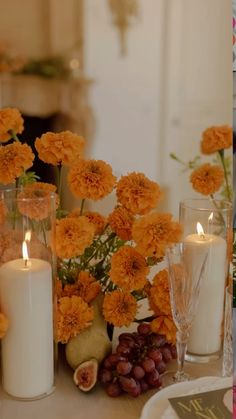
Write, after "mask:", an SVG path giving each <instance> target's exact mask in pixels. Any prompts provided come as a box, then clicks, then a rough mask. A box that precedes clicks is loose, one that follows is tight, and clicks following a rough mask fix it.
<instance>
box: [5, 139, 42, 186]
mask: <svg viewBox="0 0 236 419" xmlns="http://www.w3.org/2000/svg"><path fill="white" fill-rule="evenodd" d="M33 160H34V154H33V152H32V149H31V147H30V146H28V145H27V144H21V143H20V142H19V141H15V142H14V143H12V144H8V145H6V146H0V183H3V184H4V185H7V184H9V183H13V182H15V180H16V178H18V177H19V176H21V175H22V173H23V172H24V170H27V169H29V168H30V167H31V166H32V164H33Z"/></svg>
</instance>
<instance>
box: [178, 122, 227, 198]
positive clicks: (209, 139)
mask: <svg viewBox="0 0 236 419" xmlns="http://www.w3.org/2000/svg"><path fill="white" fill-rule="evenodd" d="M232 143H233V132H232V128H231V127H229V126H227V125H220V126H212V127H209V128H207V129H206V130H205V131H203V133H202V138H201V143H200V149H201V153H202V154H203V155H204V156H214V157H213V161H212V162H211V163H209V162H206V163H202V162H201V157H200V156H196V157H195V158H194V159H193V160H191V161H189V162H188V163H185V162H183V161H182V160H181V159H180V158H179V157H177V156H176V154H174V153H171V154H170V156H171V157H172V158H173V159H174V160H176V161H178V162H179V163H180V164H181V165H183V166H184V168H185V169H187V170H188V169H190V170H192V173H191V175H190V182H191V183H192V187H193V189H194V190H195V191H196V192H198V193H200V194H202V195H204V196H209V197H210V198H211V199H214V197H215V193H219V194H220V195H221V197H222V198H224V199H227V200H228V201H230V202H231V201H232V196H233V193H232V185H231V156H226V154H225V151H226V150H227V149H229V148H230V147H232Z"/></svg>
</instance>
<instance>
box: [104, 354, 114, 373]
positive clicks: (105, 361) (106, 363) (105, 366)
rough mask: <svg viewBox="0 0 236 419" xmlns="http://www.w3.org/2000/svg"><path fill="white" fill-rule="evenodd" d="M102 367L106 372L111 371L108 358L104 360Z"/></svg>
mask: <svg viewBox="0 0 236 419" xmlns="http://www.w3.org/2000/svg"><path fill="white" fill-rule="evenodd" d="M103 366H104V368H105V369H107V370H111V369H112V364H111V362H110V360H109V357H108V358H105V359H104V361H103Z"/></svg>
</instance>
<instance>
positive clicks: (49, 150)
mask: <svg viewBox="0 0 236 419" xmlns="http://www.w3.org/2000/svg"><path fill="white" fill-rule="evenodd" d="M84 143H85V141H84V139H83V138H82V137H80V136H79V135H77V134H74V133H72V132H70V131H62V132H57V133H55V132H46V133H45V134H43V135H42V136H41V137H40V138H36V140H35V148H36V150H37V152H38V154H39V158H40V160H42V161H44V162H45V163H48V164H52V165H53V166H58V165H64V166H70V165H71V164H73V163H74V161H75V160H77V159H79V158H81V157H82V156H83V150H84Z"/></svg>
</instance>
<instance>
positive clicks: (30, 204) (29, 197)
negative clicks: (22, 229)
mask: <svg viewBox="0 0 236 419" xmlns="http://www.w3.org/2000/svg"><path fill="white" fill-rule="evenodd" d="M52 186H53V185H52ZM50 189H51V188H48V190H47V188H42V187H40V185H39V188H37V187H34V184H33V185H29V187H26V188H24V190H23V191H22V192H20V193H19V194H18V196H17V205H18V209H19V211H20V213H21V214H24V215H26V216H28V217H29V218H32V219H33V220H38V221H39V220H44V219H45V218H47V217H48V216H49V214H50V210H51V193H52V191H51V190H50Z"/></svg>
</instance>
